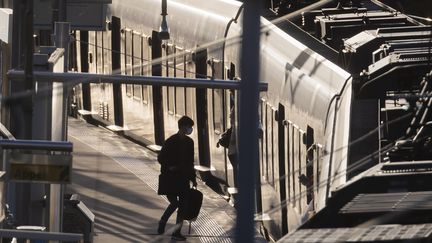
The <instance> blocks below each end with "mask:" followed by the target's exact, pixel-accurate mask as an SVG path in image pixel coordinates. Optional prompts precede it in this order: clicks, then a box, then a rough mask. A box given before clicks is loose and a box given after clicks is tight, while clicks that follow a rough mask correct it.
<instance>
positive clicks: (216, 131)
mask: <svg viewBox="0 0 432 243" xmlns="http://www.w3.org/2000/svg"><path fill="white" fill-rule="evenodd" d="M209 66H210V68H211V77H212V79H223V71H224V66H223V63H222V62H221V61H219V60H215V59H211V60H210V61H209ZM208 91H209V92H208V108H209V114H210V117H209V118H210V119H209V129H210V130H209V139H210V148H211V149H210V153H211V168H212V175H213V176H216V177H217V178H219V179H221V180H222V181H224V182H227V181H228V171H227V169H228V168H227V165H226V163H225V151H224V148H223V147H219V148H218V147H217V146H216V143H217V141H218V140H219V136H220V135H221V134H222V133H223V132H224V131H225V129H226V108H225V104H226V101H225V96H226V94H225V91H224V90H223V89H211V90H208Z"/></svg>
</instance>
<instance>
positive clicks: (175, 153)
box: [157, 116, 197, 241]
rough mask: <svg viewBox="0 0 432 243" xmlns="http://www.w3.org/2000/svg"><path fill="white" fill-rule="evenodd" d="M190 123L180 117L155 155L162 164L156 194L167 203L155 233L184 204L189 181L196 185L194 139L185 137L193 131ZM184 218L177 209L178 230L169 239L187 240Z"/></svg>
mask: <svg viewBox="0 0 432 243" xmlns="http://www.w3.org/2000/svg"><path fill="white" fill-rule="evenodd" d="M193 125H194V122H193V120H192V119H191V118H190V117H188V116H183V117H181V118H180V119H179V120H178V129H179V130H178V132H177V133H176V134H174V135H172V136H171V137H169V138H168V139H167V140H166V141H165V143H164V145H163V146H162V149H161V152H160V153H159V155H158V161H159V163H160V164H161V174H160V176H159V188H158V194H159V195H166V196H167V198H168V201H169V203H170V204H169V205H168V207H167V208H166V209H165V212H164V213H163V214H162V217H161V219H160V221H159V226H158V229H157V232H158V234H163V233H164V232H165V225H166V223H167V221H168V219H169V217H170V216H171V215H172V214H173V213H174V211H175V210H176V209H177V208H182V207H185V204H186V203H187V198H186V197H187V195H188V191H189V189H190V182H192V184H193V186H194V187H196V186H197V182H196V175H195V170H194V141H193V140H192V139H191V138H190V137H188V135H190V134H191V133H192V131H193V128H192V127H193ZM183 220H184V216H183V215H181V212H180V210H178V211H177V219H176V224H177V225H176V227H177V229H176V230H175V231H174V233H173V234H172V239H174V240H181V241H184V240H186V237H184V236H183V235H182V234H181V228H182V225H183Z"/></svg>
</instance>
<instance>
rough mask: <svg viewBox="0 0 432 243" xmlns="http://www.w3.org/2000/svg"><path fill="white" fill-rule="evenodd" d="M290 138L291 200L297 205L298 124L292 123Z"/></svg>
mask: <svg viewBox="0 0 432 243" xmlns="http://www.w3.org/2000/svg"><path fill="white" fill-rule="evenodd" d="M290 130H291V131H290V138H291V143H290V144H291V148H290V154H291V182H292V183H291V185H292V190H291V191H292V194H291V195H292V199H291V202H292V203H293V204H294V206H295V205H296V198H297V194H296V191H297V190H296V185H297V178H296V173H297V169H296V168H297V167H296V166H295V164H296V146H295V145H296V141H297V139H296V134H297V133H296V132H295V130H296V126H295V125H294V124H293V123H291V124H290Z"/></svg>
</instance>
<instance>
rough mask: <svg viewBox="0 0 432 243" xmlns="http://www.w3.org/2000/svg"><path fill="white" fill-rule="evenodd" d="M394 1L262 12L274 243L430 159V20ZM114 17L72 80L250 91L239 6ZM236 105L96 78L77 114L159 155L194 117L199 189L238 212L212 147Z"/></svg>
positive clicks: (113, 12)
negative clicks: (378, 179) (388, 172)
mask: <svg viewBox="0 0 432 243" xmlns="http://www.w3.org/2000/svg"><path fill="white" fill-rule="evenodd" d="M390 2H391V1H379V0H353V1H343V0H341V1H336V0H322V1H317V0H298V1H277V0H269V1H263V5H264V6H265V7H264V10H263V11H262V16H261V38H260V47H259V48H260V77H259V79H260V80H262V81H263V82H265V83H267V85H268V89H267V91H265V92H260V100H259V122H260V128H259V129H260V130H261V132H262V135H261V136H260V138H259V151H258V152H259V167H257V168H256V170H257V175H258V176H257V181H258V183H257V185H256V187H255V205H256V209H255V210H256V211H255V215H256V221H257V225H258V226H259V229H260V231H261V233H262V234H263V235H264V236H265V237H266V238H267V239H268V240H269V241H278V240H279V239H283V237H284V236H285V237H286V235H287V234H292V233H295V232H297V231H296V230H298V229H302V227H306V226H307V225H309V226H310V227H311V228H313V227H318V226H317V225H318V224H316V225H314V223H313V222H315V221H314V220H316V218H318V219H320V220H321V221H324V220H323V219H322V218H323V216H320V215H326V216H329V215H330V217H331V215H332V214H331V213H329V212H332V213H334V211H332V210H330V209H329V206H330V205H333V203H334V202H335V201H337V200H336V199H335V198H338V197H337V196H338V195H340V194H341V193H340V192H341V191H348V189H347V188H349V186H350V185H353V184H355V183H354V182H356V181H358V180H360V179H361V178H366V177H367V176H366V174H365V173H368V172H369V171H370V170H372V169H374V170H375V171H376V170H377V168H378V167H379V168H381V167H383V166H384V164H386V165H387V164H392V163H393V164H395V165H397V164H398V163H407V162H406V161H410V162H409V163H408V165H407V166H408V167H409V166H411V164H410V163H411V162H417V161H420V162H418V163H420V164H421V163H422V162H421V161H425V160H429V159H431V156H432V147H431V146H430V140H431V135H432V134H431V133H430V127H431V126H432V125H431V124H432V123H431V122H430V120H431V114H430V113H431V111H430V110H431V108H430V106H431V105H432V101H431V97H430V92H431V91H430V90H431V84H430V82H429V81H430V80H431V76H432V67H431V46H432V44H431V40H432V29H431V23H430V22H429V20H428V17H430V15H429V16H417V15H416V13H414V14H412V13H404V12H402V9H397V7H398V6H396V7H394V6H393V7H392V6H390V5H388V4H390ZM398 2H403V1H398ZM424 2H425V4H428V3H427V2H426V1H424ZM420 6H421V5H420ZM420 6H419V7H418V8H420ZM106 7H107V9H106V21H105V23H104V24H103V27H102V28H101V29H99V30H88V31H87V30H74V31H73V32H72V34H71V35H72V42H71V54H70V58H69V59H70V67H69V68H70V71H75V72H83V73H86V72H88V73H98V74H113V73H116V74H124V75H136V76H164V77H179V78H207V79H208V80H215V79H217V80H220V79H223V80H230V81H232V82H239V81H240V80H241V78H242V77H241V75H240V74H241V71H242V70H241V69H240V62H241V60H240V52H241V33H242V16H243V2H241V1H234V0H212V1H199V0H169V1H167V11H166V13H167V15H163V16H161V1H160V0H121V1H120V0H112V2H110V3H109V4H107V6H106ZM399 7H400V6H399ZM428 14H429V13H428ZM163 19H165V20H166V23H167V25H168V26H169V38H167V36H163V35H161V32H160V27H161V21H162V20H163ZM238 95H239V94H238V91H235V92H231V91H230V90H226V89H203V88H191V87H170V86H163V87H162V86H156V85H154V86H149V85H137V84H122V85H120V84H108V83H104V82H103V80H101V82H100V83H97V84H96V83H92V84H89V83H83V84H80V85H77V86H75V87H74V88H73V92H72V94H71V99H70V100H71V101H70V106H71V108H70V114H71V115H72V116H75V117H82V118H84V119H85V120H87V121H88V122H90V123H93V124H97V125H102V126H105V127H107V128H108V129H111V130H113V131H115V132H117V133H118V134H121V135H123V136H125V137H127V138H129V139H131V140H133V141H135V142H137V143H140V144H143V145H145V146H147V147H148V148H149V149H152V150H155V151H156V152H157V151H158V149H159V148H160V146H161V145H163V142H164V140H165V138H167V137H168V136H170V135H171V134H173V133H175V132H176V131H177V120H178V118H180V117H181V116H183V115H187V116H190V117H191V118H192V119H193V120H194V121H196V129H195V132H194V133H192V135H191V137H192V138H193V139H194V141H195V149H196V150H195V151H196V165H197V166H199V168H201V169H200V175H201V178H202V179H203V180H204V181H205V182H206V184H207V185H209V186H211V187H212V188H213V189H215V190H216V191H218V192H219V193H221V194H222V195H224V196H226V197H227V198H229V199H231V200H235V198H236V190H235V189H236V184H235V180H234V171H233V170H234V169H233V168H234V166H233V165H232V164H231V163H230V161H229V159H228V156H227V155H228V154H227V153H228V151H227V149H225V148H223V147H219V146H217V142H218V140H219V138H220V135H221V134H222V133H224V131H226V130H227V129H228V128H230V127H236V126H237V125H238V124H237V117H235V119H234V121H233V122H231V121H230V111H231V109H235V110H236V111H238V109H239V108H241V106H240V105H239V102H238ZM389 166H390V165H389ZM203 168H204V169H203ZM426 171H428V170H426ZM416 172H417V173H422V172H421V171H416ZM394 183H397V182H394ZM373 185H374V184H367V183H365V184H363V186H365V187H369V186H373ZM413 190H415V191H422V190H428V187H423V188H422V187H421V186H418V185H417V187H416V188H415V189H413ZM384 191H385V190H384V189H382V190H381V193H384ZM338 192H339V193H338ZM385 195H386V194H385V193H384V196H385ZM347 200H348V199H347ZM348 201H349V200H348ZM321 221H320V222H321ZM308 222H310V223H308ZM305 225H306V226H305ZM351 226H352V225H351ZM320 227H321V226H320ZM298 232H300V231H298ZM287 242H290V241H289V240H288V241H287Z"/></svg>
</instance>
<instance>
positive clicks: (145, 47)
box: [137, 35, 155, 143]
mask: <svg viewBox="0 0 432 243" xmlns="http://www.w3.org/2000/svg"><path fill="white" fill-rule="evenodd" d="M149 40H150V37H148V36H145V35H141V37H140V42H141V53H140V54H141V55H140V58H141V67H140V68H141V74H142V75H143V76H151V49H150V41H149ZM137 55H139V54H138V53H137ZM151 101H152V89H151V86H149V85H141V108H142V109H141V111H140V112H141V114H142V116H141V117H142V125H141V126H140V128H141V129H140V134H141V135H142V137H143V138H144V139H146V140H147V141H150V142H151V143H155V137H154V129H155V127H154V123H153V120H154V117H153V114H154V113H153V107H152V106H151V104H152V102H151Z"/></svg>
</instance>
